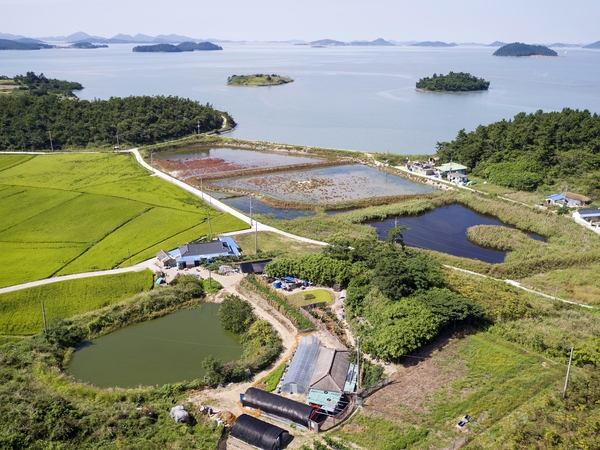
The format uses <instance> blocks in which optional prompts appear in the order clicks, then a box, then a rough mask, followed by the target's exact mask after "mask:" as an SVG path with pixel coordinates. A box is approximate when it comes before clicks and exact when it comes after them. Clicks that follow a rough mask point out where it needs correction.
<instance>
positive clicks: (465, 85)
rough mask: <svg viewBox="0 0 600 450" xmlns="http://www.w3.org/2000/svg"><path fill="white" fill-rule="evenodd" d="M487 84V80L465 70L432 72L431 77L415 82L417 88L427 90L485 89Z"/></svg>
mask: <svg viewBox="0 0 600 450" xmlns="http://www.w3.org/2000/svg"><path fill="white" fill-rule="evenodd" d="M489 86H490V82H489V81H485V80H484V79H483V78H477V77H475V76H473V75H471V74H470V73H465V72H458V73H455V72H450V73H448V75H437V74H435V73H434V74H433V76H432V77H425V78H421V79H420V80H419V81H417V84H416V87H417V89H418V90H420V91H427V92H466V91H486V90H487V89H488V88H489Z"/></svg>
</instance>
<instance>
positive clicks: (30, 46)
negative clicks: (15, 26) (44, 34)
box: [0, 39, 52, 50]
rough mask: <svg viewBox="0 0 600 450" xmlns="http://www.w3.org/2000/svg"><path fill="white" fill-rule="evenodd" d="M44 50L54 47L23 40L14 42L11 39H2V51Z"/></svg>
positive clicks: (0, 46)
mask: <svg viewBox="0 0 600 450" xmlns="http://www.w3.org/2000/svg"><path fill="white" fill-rule="evenodd" d="M42 48H52V46H51V45H48V44H44V43H43V42H29V41H25V42H23V40H18V41H13V40H10V39H0V50H40V49H42Z"/></svg>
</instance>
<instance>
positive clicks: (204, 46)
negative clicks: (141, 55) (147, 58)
mask: <svg viewBox="0 0 600 450" xmlns="http://www.w3.org/2000/svg"><path fill="white" fill-rule="evenodd" d="M196 50H223V47H221V46H220V45H215V44H213V43H212V42H200V43H198V44H197V43H195V42H182V43H181V44H177V45H173V44H156V45H138V46H136V47H133V51H134V52H152V53H178V52H193V51H196Z"/></svg>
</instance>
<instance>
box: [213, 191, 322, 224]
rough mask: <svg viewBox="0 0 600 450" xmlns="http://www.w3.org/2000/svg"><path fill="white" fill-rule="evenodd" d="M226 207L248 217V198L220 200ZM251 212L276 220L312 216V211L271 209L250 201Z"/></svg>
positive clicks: (253, 200) (254, 200)
mask: <svg viewBox="0 0 600 450" xmlns="http://www.w3.org/2000/svg"><path fill="white" fill-rule="evenodd" d="M221 201H222V202H223V203H225V204H226V205H229V206H231V207H233V208H235V209H237V210H239V211H241V212H243V213H245V214H248V215H250V197H247V196H241V197H231V198H225V199H222V200H221ZM252 212H253V213H258V214H272V215H273V217H275V218H276V219H278V220H286V219H295V218H296V217H302V216H314V215H315V212H314V211H307V210H299V209H278V208H272V207H270V206H269V205H265V204H264V203H261V202H259V201H258V200H256V199H252Z"/></svg>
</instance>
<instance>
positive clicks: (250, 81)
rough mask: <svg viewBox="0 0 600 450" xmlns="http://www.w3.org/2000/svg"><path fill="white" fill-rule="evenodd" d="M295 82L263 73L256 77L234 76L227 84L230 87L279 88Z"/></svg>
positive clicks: (287, 78) (228, 79) (255, 75)
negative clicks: (281, 85)
mask: <svg viewBox="0 0 600 450" xmlns="http://www.w3.org/2000/svg"><path fill="white" fill-rule="evenodd" d="M293 81H294V80H292V79H291V78H289V77H282V76H281V75H276V74H272V75H268V74H262V73H257V74H254V75H232V76H230V77H229V78H227V84H228V85H229V86H277V85H280V84H287V83H291V82H293Z"/></svg>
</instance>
